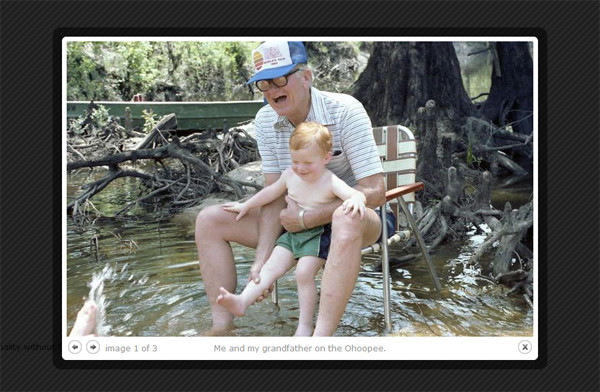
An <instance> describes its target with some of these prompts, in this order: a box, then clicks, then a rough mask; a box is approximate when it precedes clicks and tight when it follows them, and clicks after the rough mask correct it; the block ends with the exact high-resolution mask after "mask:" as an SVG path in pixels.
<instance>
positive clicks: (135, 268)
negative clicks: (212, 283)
mask: <svg viewBox="0 0 600 392" xmlns="http://www.w3.org/2000/svg"><path fill="white" fill-rule="evenodd" d="M98 203H100V201H98ZM93 238H97V244H98V245H97V247H96V245H95V243H96V242H95V240H94V241H92V239H93ZM481 240H482V238H481V237H476V236H473V237H471V239H470V240H469V241H467V242H466V243H464V244H458V245H456V244H450V245H445V246H442V247H440V248H439V249H438V250H437V252H436V253H435V254H434V255H433V257H432V258H433V261H434V263H435V265H436V268H437V269H438V273H439V275H440V279H441V281H442V285H443V292H442V293H441V294H435V293H432V292H431V280H430V276H429V273H428V270H427V267H426V266H425V264H424V263H423V262H422V261H420V260H416V261H414V262H411V263H407V264H402V265H399V266H396V267H394V268H392V271H391V272H392V274H391V276H392V298H391V300H392V321H393V325H394V331H393V333H394V334H397V335H400V336H508V335H510V336H530V335H532V327H533V321H532V320H533V312H532V310H531V309H530V308H529V307H528V305H527V303H526V302H525V301H524V300H523V299H522V298H520V297H519V296H507V295H506V292H507V291H508V289H506V288H503V287H502V286H496V285H494V284H492V283H491V282H490V281H489V279H488V278H486V277H485V276H482V275H481V271H479V270H477V269H475V268H474V267H472V266H469V265H468V263H467V261H468V259H469V257H470V255H471V253H472V252H473V247H475V246H477V244H478V243H479V242H480V241H481ZM133 244H135V245H133ZM233 246H234V254H235V258H236V265H237V272H238V289H240V288H241V287H243V285H244V284H245V282H246V279H247V277H248V274H249V270H250V266H251V263H252V260H253V257H254V250H252V249H248V248H245V247H241V246H237V245H235V244H234V245H233ZM396 252H397V251H396ZM396 252H395V251H394V250H392V252H391V257H392V258H394V257H398V256H399V255H398V254H396ZM103 271H104V273H103ZM107 271H108V272H107ZM98 274H101V275H98ZM102 274H103V275H102ZM98 276H102V277H103V279H102V283H103V288H102V295H103V296H104V299H105V304H104V308H105V318H104V324H103V334H106V335H116V336H199V335H203V334H204V333H205V332H206V331H208V330H209V329H210V311H209V307H208V302H207V299H206V296H205V293H204V285H203V282H202V279H201V276H200V271H199V268H198V264H197V254H196V248H195V244H194V235H193V219H189V217H187V218H185V219H181V217H175V218H173V219H169V220H165V221H159V222H157V221H153V220H152V221H143V220H138V221H132V222H131V221H130V222H127V221H120V220H115V219H107V218H104V219H101V220H98V221H97V222H96V224H95V225H94V226H87V228H85V229H82V228H81V227H79V226H77V225H76V224H75V223H74V222H73V221H72V220H71V219H68V220H67V308H68V309H67V318H68V330H70V329H71V328H72V326H73V323H74V320H75V317H76V315H77V312H78V310H79V309H80V308H81V306H82V305H83V303H84V300H85V299H86V298H87V297H88V296H89V295H90V285H91V284H92V283H91V282H94V281H95V282H97V281H98ZM94 279H95V280H94ZM317 280H318V284H319V285H320V276H318V277H317ZM279 286H280V306H279V307H277V306H275V305H274V304H273V303H272V302H271V301H263V302H262V303H260V304H257V305H255V306H253V307H251V308H250V309H249V310H248V312H247V315H246V316H245V317H242V318H238V319H236V327H235V331H234V333H235V334H236V335H239V336H291V335H293V333H294V331H295V329H296V324H297V318H298V302H297V292H296V283H295V280H294V274H293V273H288V274H287V275H285V276H284V277H283V278H281V279H280V283H279ZM381 287H382V278H381V273H380V272H378V271H377V260H376V259H375V258H374V257H373V256H365V258H364V262H363V268H362V271H361V273H360V276H359V278H358V281H357V285H356V288H355V291H354V293H353V295H352V298H351V299H350V302H349V304H348V307H347V308H346V312H345V314H344V317H343V319H342V321H341V323H340V326H339V328H338V330H337V333H336V334H337V335H340V336H379V335H381V334H383V333H384V326H385V323H384V319H383V308H382V303H383V299H382V290H381Z"/></svg>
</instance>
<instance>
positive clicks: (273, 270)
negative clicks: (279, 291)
mask: <svg viewBox="0 0 600 392" xmlns="http://www.w3.org/2000/svg"><path fill="white" fill-rule="evenodd" d="M294 264H295V260H294V255H293V254H292V252H290V251H289V250H287V249H286V248H283V247H281V246H276V247H275V249H273V253H271V257H269V260H267V262H266V263H265V265H264V266H263V267H262V269H261V270H260V282H259V283H258V284H257V283H254V282H253V281H251V282H249V283H248V285H247V286H246V287H245V288H244V291H243V292H242V293H241V294H240V295H235V294H232V293H231V292H229V291H227V290H226V289H225V288H223V287H221V288H220V290H219V292H220V294H219V296H218V297H217V304H219V305H221V306H224V307H225V308H227V310H229V311H230V312H231V313H232V314H233V315H234V316H237V317H241V316H243V315H244V313H245V312H246V309H248V307H249V306H250V305H252V304H253V303H254V302H256V300H257V299H258V298H259V297H260V296H262V294H263V292H264V291H265V290H268V289H269V288H270V287H271V285H272V284H273V283H275V281H276V280H277V279H278V278H280V277H282V276H283V275H284V274H285V273H286V272H288V271H289V270H290V269H291V268H292V267H293V266H294Z"/></svg>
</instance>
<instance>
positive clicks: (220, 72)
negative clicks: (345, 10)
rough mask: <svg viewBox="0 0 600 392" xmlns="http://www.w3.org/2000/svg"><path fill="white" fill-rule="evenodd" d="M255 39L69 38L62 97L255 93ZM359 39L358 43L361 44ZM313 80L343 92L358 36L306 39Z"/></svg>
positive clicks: (350, 78)
mask: <svg viewBox="0 0 600 392" xmlns="http://www.w3.org/2000/svg"><path fill="white" fill-rule="evenodd" d="M258 44H259V42H245V41H231V42H224V41H215V42H204V41H203V42H190V41H167V42H135V41H132V42H111V41H105V42H69V43H68V44H67V100H70V101H89V100H94V101H102V100H107V101H130V100H131V99H132V97H133V96H134V95H135V94H138V93H140V94H142V95H143V96H144V99H146V100H151V101H174V100H182V101H231V100H248V99H261V98H262V94H260V93H259V92H253V91H252V89H251V88H250V87H249V86H248V85H247V84H246V82H247V80H248V79H249V78H250V77H251V76H252V73H253V70H252V61H251V60H252V59H251V52H252V50H253V49H254V48H256V47H257V46H258ZM361 45H362V46H361ZM306 47H307V51H308V57H309V63H310V65H311V67H312V68H313V69H314V70H315V86H317V87H318V88H321V89H324V90H328V91H339V92H347V91H349V88H350V86H351V85H352V83H353V82H354V81H355V80H356V78H357V77H358V74H359V73H360V71H362V66H363V65H364V63H365V62H366V61H363V62H362V63H363V64H359V61H358V60H357V56H358V54H359V51H360V50H362V51H368V50H369V49H368V48H369V47H368V44H367V45H366V46H365V44H364V43H360V42H307V43H306Z"/></svg>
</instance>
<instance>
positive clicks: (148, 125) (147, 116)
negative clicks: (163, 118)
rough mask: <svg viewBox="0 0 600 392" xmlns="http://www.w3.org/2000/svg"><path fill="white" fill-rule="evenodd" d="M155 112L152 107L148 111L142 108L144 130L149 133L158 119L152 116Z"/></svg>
mask: <svg viewBox="0 0 600 392" xmlns="http://www.w3.org/2000/svg"><path fill="white" fill-rule="evenodd" d="M154 116H155V114H154V111H153V110H152V109H150V110H149V111H148V110H146V109H144V110H142V118H143V119H144V132H146V133H149V132H152V130H153V129H154V127H155V126H156V124H157V123H158V120H157V119H156V118H154Z"/></svg>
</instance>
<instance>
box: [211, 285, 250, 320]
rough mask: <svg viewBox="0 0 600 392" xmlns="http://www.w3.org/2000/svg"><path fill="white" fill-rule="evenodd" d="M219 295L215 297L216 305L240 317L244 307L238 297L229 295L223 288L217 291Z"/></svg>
mask: <svg viewBox="0 0 600 392" xmlns="http://www.w3.org/2000/svg"><path fill="white" fill-rule="evenodd" d="M219 292H220V293H221V294H220V295H219V296H218V297H217V303H218V304H219V305H221V306H223V307H225V308H226V309H227V310H229V311H230V312H231V314H233V315H234V316H236V317H242V316H243V315H244V313H245V312H246V305H245V304H244V302H243V301H242V299H241V298H240V296H239V295H235V294H231V293H230V292H229V291H227V290H225V289H224V288H223V287H221V288H220V289H219Z"/></svg>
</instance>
